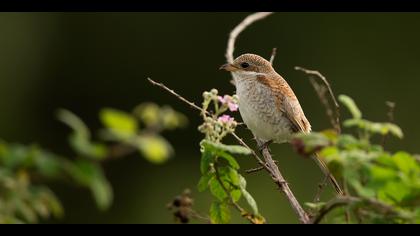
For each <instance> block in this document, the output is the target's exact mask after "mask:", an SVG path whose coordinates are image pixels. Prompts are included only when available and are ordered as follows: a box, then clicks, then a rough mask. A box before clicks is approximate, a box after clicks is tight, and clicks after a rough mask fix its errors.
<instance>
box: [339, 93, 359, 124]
mask: <svg viewBox="0 0 420 236" xmlns="http://www.w3.org/2000/svg"><path fill="white" fill-rule="evenodd" d="M338 100H339V101H340V102H341V103H342V104H343V105H344V106H346V107H347V109H348V110H349V111H350V113H351V114H352V116H353V118H355V119H360V118H362V113H361V112H360V110H359V108H358V107H357V105H356V103H355V102H354V100H353V99H352V98H351V97H349V96H347V95H343V94H341V95H340V96H338Z"/></svg>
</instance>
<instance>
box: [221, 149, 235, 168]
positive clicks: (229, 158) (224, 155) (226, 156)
mask: <svg viewBox="0 0 420 236" xmlns="http://www.w3.org/2000/svg"><path fill="white" fill-rule="evenodd" d="M217 154H219V155H220V157H222V158H223V159H225V160H226V161H227V162H228V163H229V166H231V167H232V168H234V169H236V170H237V169H239V164H238V162H237V161H236V160H235V158H234V157H233V156H232V155H230V154H229V153H226V152H223V151H221V152H218V153H217Z"/></svg>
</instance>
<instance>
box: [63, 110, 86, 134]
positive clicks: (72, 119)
mask: <svg viewBox="0 0 420 236" xmlns="http://www.w3.org/2000/svg"><path fill="white" fill-rule="evenodd" d="M57 118H58V119H59V120H60V121H61V122H63V123H65V124H66V125H68V126H69V127H71V128H72V129H73V130H74V132H75V133H76V135H78V136H82V137H84V138H85V139H89V138H90V132H89V129H88V128H87V126H86V125H85V123H83V121H82V120H81V119H80V118H79V117H78V116H76V115H75V114H74V113H72V112H71V111H68V110H65V109H60V110H58V111H57Z"/></svg>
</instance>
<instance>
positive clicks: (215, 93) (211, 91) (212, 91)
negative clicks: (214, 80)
mask: <svg viewBox="0 0 420 236" xmlns="http://www.w3.org/2000/svg"><path fill="white" fill-rule="evenodd" d="M210 93H211V94H212V95H217V94H218V93H219V91H217V89H212V90H210Z"/></svg>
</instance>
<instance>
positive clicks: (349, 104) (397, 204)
mask: <svg viewBox="0 0 420 236" xmlns="http://www.w3.org/2000/svg"><path fill="white" fill-rule="evenodd" d="M339 100H340V101H341V103H342V104H343V105H344V106H345V107H346V108H347V109H348V110H349V111H350V113H351V114H352V116H353V117H352V118H351V119H348V120H345V121H344V122H343V126H344V127H347V128H355V130H356V134H357V135H353V134H337V133H335V132H333V131H331V130H327V131H323V132H318V133H316V132H314V133H311V134H309V135H302V134H300V135H298V136H297V137H296V139H295V140H294V142H293V143H294V144H295V147H296V148H297V150H298V151H299V153H301V154H304V155H310V154H312V153H313V152H315V151H317V152H319V154H320V156H321V158H323V159H324V160H325V161H326V163H327V164H328V167H329V168H330V170H331V171H332V173H333V175H334V176H336V177H337V178H338V179H340V180H341V182H342V184H343V186H345V187H346V196H344V197H337V198H334V199H332V200H330V201H329V202H317V203H316V202H315V203H308V204H307V205H308V206H309V207H310V208H311V209H312V210H313V211H314V212H315V214H314V218H315V220H316V221H320V220H322V219H328V220H326V222H330V223H346V222H347V223H420V207H419V206H420V204H419V203H420V163H419V161H418V160H416V158H415V156H413V155H411V154H409V153H407V152H404V151H398V152H395V153H392V152H389V151H386V150H385V149H384V147H383V146H382V145H378V144H375V143H374V142H373V141H372V140H373V136H375V135H382V136H386V135H388V134H390V135H393V136H395V137H397V138H402V137H403V133H402V131H401V129H400V128H399V127H398V126H397V125H395V124H392V123H389V122H372V121H368V120H365V119H363V118H362V113H361V111H360V110H359V108H358V107H357V106H356V104H355V102H354V101H353V100H352V99H351V98H350V97H348V96H345V95H341V96H340V97H339ZM317 217H318V219H317ZM327 217H328V218H327Z"/></svg>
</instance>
